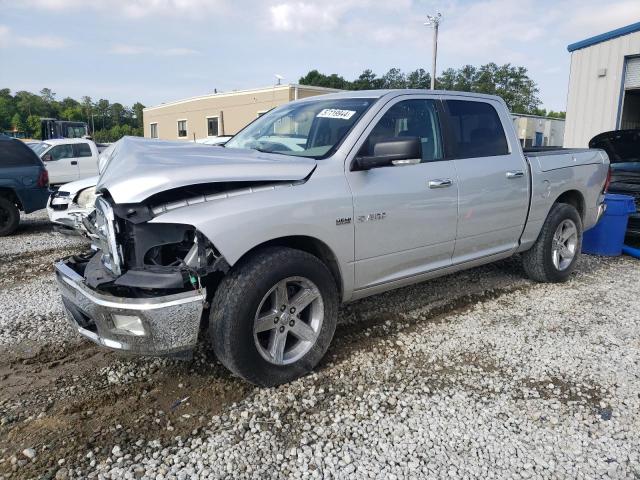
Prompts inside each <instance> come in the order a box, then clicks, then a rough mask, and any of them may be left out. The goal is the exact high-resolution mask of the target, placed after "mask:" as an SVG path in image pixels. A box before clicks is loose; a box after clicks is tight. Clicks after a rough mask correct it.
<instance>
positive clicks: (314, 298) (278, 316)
mask: <svg viewBox="0 0 640 480" xmlns="http://www.w3.org/2000/svg"><path fill="white" fill-rule="evenodd" d="M337 310H338V292H337V289H336V285H335V281H334V279H333V276H332V275H331V272H330V271H329V270H328V268H327V267H326V266H325V265H324V264H323V263H322V262H321V261H320V260H319V259H318V258H316V257H314V256H313V255H311V254H309V253H306V252H303V251H300V250H294V249H290V248H281V247H270V248H266V249H264V250H261V251H258V252H256V253H255V254H253V255H252V256H251V257H249V258H247V259H246V260H244V261H243V262H242V263H241V264H239V265H237V266H236V267H234V268H233V269H232V270H231V271H230V272H229V274H228V275H227V276H226V277H225V278H224V279H223V280H222V282H221V283H220V286H219V287H218V290H217V292H216V295H215V296H214V299H213V302H212V305H211V316H210V322H209V332H210V340H211V344H212V346H213V350H214V352H215V353H216V356H217V357H218V359H219V360H220V361H221V362H222V363H223V365H225V366H226V367H227V368H228V369H229V370H231V371H232V372H233V373H235V374H236V375H239V376H240V377H242V378H244V379H245V380H247V381H249V382H251V383H255V384H257V385H263V386H274V385H279V384H281V383H286V382H289V381H291V380H294V379H296V378H298V377H300V376H302V375H304V374H306V373H307V372H309V371H310V370H311V369H313V367H315V366H316V365H317V363H318V362H319V361H320V359H321V358H322V357H323V356H324V354H325V352H326V350H327V348H328V347H329V344H330V342H331V339H332V338H333V334H334V332H335V327H336V319H337Z"/></svg>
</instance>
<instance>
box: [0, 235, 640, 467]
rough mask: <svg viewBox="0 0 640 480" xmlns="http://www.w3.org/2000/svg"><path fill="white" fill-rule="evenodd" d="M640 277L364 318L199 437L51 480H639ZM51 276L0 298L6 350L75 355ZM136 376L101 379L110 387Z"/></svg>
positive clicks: (514, 270)
mask: <svg viewBox="0 0 640 480" xmlns="http://www.w3.org/2000/svg"><path fill="white" fill-rule="evenodd" d="M42 236H44V237H45V238H44V239H43V238H41V237H42ZM27 237H29V238H30V241H31V244H30V245H31V246H30V247H28V248H33V249H34V251H37V249H44V250H46V249H48V248H49V246H48V245H54V246H56V247H60V248H63V249H65V250H66V248H67V246H69V245H72V246H74V248H75V247H78V246H80V244H78V245H76V244H75V243H74V242H76V241H77V240H75V239H68V238H65V237H63V239H59V238H58V237H57V236H55V235H50V234H48V233H46V232H41V233H39V234H34V235H33V236H31V234H28V235H27ZM14 240H18V237H16V238H15V239H14ZM0 242H2V243H0V261H1V260H2V258H7V257H3V256H1V255H3V254H4V251H3V250H2V248H3V247H4V246H5V245H9V246H11V243H10V242H6V241H5V239H0ZM48 242H50V243H48ZM58 242H60V243H58ZM67 242H70V243H67ZM63 245H64V247H63ZM21 251H23V250H21ZM15 253H17V251H16V252H15ZM638 266H639V264H638V262H637V261H636V260H632V259H629V258H618V259H597V258H594V257H583V259H582V261H581V265H580V269H579V272H578V273H577V274H576V275H575V276H574V277H572V279H571V280H570V281H569V282H567V283H565V284H561V285H543V284H533V283H531V282H529V281H527V280H524V279H523V278H522V277H521V272H520V270H519V269H518V267H517V263H516V262H515V261H512V262H505V263H502V264H499V265H497V266H495V265H494V266H487V267H483V268H479V269H475V270H472V271H469V272H463V273H461V274H458V275H454V276H450V277H446V278H443V279H438V280H434V281H431V282H427V283H424V284H421V285H417V286H413V287H409V288H406V289H402V290H398V291H396V292H390V293H387V294H384V295H379V296H377V297H372V298H369V299H366V300H363V301H360V302H357V303H354V304H352V305H349V306H346V307H344V308H343V309H342V310H341V318H340V322H341V324H342V326H341V327H339V330H338V334H339V335H340V336H341V338H337V339H336V341H335V343H334V346H333V347H332V348H331V349H330V351H329V354H328V359H327V361H326V362H325V363H324V364H323V365H322V366H321V367H320V368H319V369H318V371H317V372H315V373H313V374H311V375H309V376H307V377H305V378H302V379H300V380H298V381H296V382H293V383H291V384H288V385H283V386H281V387H278V388H274V389H259V388H255V389H252V390H251V391H250V393H249V395H248V396H247V397H246V398H245V399H244V400H242V401H240V402H238V403H234V404H231V405H227V406H226V407H225V408H224V409H223V411H222V412H221V413H220V414H219V415H217V416H214V417H212V418H207V419H205V420H204V422H203V424H202V426H201V428H199V429H197V430H194V431H193V432H191V434H190V435H187V436H183V437H173V438H171V439H170V440H168V441H165V442H164V443H161V442H160V441H159V440H153V439H146V440H143V438H144V432H140V440H139V441H138V442H129V443H126V444H124V443H122V444H120V443H117V442H114V444H113V445H111V446H110V447H109V449H108V454H107V456H106V457H101V458H98V457H97V456H96V455H95V454H94V452H93V451H91V450H88V451H87V455H86V458H85V460H84V461H83V462H78V461H75V460H73V459H67V460H65V459H60V462H59V468H58V470H57V472H56V477H55V478H105V479H106V478H111V479H120V478H143V479H156V480H161V479H186V478H211V479H218V478H229V479H235V478H256V479H265V478H358V479H359V478H380V479H383V478H384V479H393V478H396V479H404V478H415V479H423V478H460V479H465V478H466V479H476V478H477V479H486V478H514V479H517V478H525V479H527V478H545V479H547V478H548V479H552V478H581V479H594V478H630V479H633V478H638V477H640V461H639V460H640V398H639V392H640V376H639V374H638V372H639V371H640V368H639V367H640V326H639V325H638V320H640V313H639V312H640V296H639V295H638V294H639V293H640V290H639V288H638V285H639V284H640V269H639V268H638ZM2 268H6V265H5V266H3V267H2ZM49 277H50V276H49V275H46V274H42V275H40V274H37V275H36V276H35V277H33V278H31V277H28V276H27V279H26V281H25V282H17V283H16V285H12V286H9V287H8V288H5V287H3V286H2V284H0V344H2V343H3V342H4V343H5V345H6V346H7V347H9V346H11V345H12V344H13V343H12V342H15V344H16V345H17V344H18V343H17V340H16V339H22V338H27V339H29V340H30V341H36V340H37V341H42V342H48V341H53V340H52V339H51V338H50V337H51V336H58V337H59V338H58V339H57V340H55V341H59V342H63V343H64V342H69V341H77V340H76V339H75V337H69V336H68V335H67V336H65V335H66V334H64V333H63V326H65V325H66V324H65V323H64V322H65V321H64V320H63V319H62V318H60V315H59V314H60V312H61V309H60V305H59V303H58V302H59V301H58V300H57V292H56V291H55V287H54V284H53V283H52V281H51V280H50V278H49ZM3 288H4V289H3ZM30 293H32V294H33V295H34V296H35V297H37V299H36V298H33V299H32V298H28V299H25V296H28V295H29V294H30ZM494 297H495V298H494ZM21 302H22V304H23V306H22V307H20V304H21ZM455 304H461V305H462V308H458V309H456V308H455ZM38 315H40V317H38ZM43 324H44V325H46V327H43V326H41V325H43ZM39 329H40V330H39ZM21 332H22V333H21ZM9 340H11V341H9ZM148 363H149V364H150V365H151V364H152V365H154V366H155V367H154V368H162V362H158V361H155V360H149V361H148ZM140 365H141V363H140V362H139V361H134V362H131V361H128V360H126V359H122V360H117V361H115V363H114V364H113V365H112V366H109V367H107V368H103V369H102V370H100V375H102V376H103V377H104V378H105V379H106V381H107V382H108V383H109V384H113V385H114V388H115V387H117V386H119V385H123V384H128V383H129V382H133V381H135V378H136V377H137V376H139V375H136V374H137V373H139V371H138V372H136V371H135V370H136V369H138V370H139V369H140V368H141V367H140ZM158 366H159V367H158ZM0 382H1V380H0ZM185 395H188V392H185ZM94 415H99V412H96V413H95V414H94ZM168 428H171V427H168ZM19 452H20V450H19V451H18V452H17V453H19ZM109 452H110V453H109ZM31 453H32V452H31V451H29V452H28V454H31ZM24 456H26V457H27V458H28V457H29V455H27V454H24Z"/></svg>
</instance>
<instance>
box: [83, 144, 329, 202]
mask: <svg viewBox="0 0 640 480" xmlns="http://www.w3.org/2000/svg"><path fill="white" fill-rule="evenodd" d="M315 166H316V160H314V159H312V158H302V157H293V156H291V157H288V156H286V155H278V154H269V153H261V152H258V151H256V150H244V149H227V148H223V147H214V146H210V145H202V144H196V143H187V142H168V141H163V140H155V139H145V138H140V137H123V138H122V139H121V140H119V141H118V142H117V143H116V145H115V146H114V148H113V150H112V151H111V153H110V155H109V159H108V162H107V163H106V167H105V169H104V171H103V172H102V174H101V175H100V179H99V180H98V185H97V189H96V190H97V191H98V192H103V191H105V190H108V191H109V193H110V194H111V197H112V198H113V200H114V201H115V202H116V203H139V202H142V201H144V200H145V199H147V198H149V197H150V196H152V195H155V194H156V193H160V192H164V191H166V190H171V189H173V188H178V187H185V186H189V185H197V184H206V183H214V182H247V181H256V182H260V181H295V180H302V179H303V178H305V177H307V176H308V175H309V174H310V173H311V172H312V171H313V169H314V168H315Z"/></svg>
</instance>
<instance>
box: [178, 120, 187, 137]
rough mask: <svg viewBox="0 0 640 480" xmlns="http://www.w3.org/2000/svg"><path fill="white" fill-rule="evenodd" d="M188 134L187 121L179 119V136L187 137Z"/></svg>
mask: <svg viewBox="0 0 640 480" xmlns="http://www.w3.org/2000/svg"><path fill="white" fill-rule="evenodd" d="M186 136H187V121H186V120H178V137H186Z"/></svg>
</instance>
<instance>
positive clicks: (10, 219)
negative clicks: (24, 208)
mask: <svg viewBox="0 0 640 480" xmlns="http://www.w3.org/2000/svg"><path fill="white" fill-rule="evenodd" d="M18 223H20V211H19V210H18V207H17V206H16V205H15V204H14V203H13V202H12V201H11V200H8V199H6V198H2V197H0V237H4V236H6V235H11V234H12V233H13V232H15V231H16V229H17V228H18Z"/></svg>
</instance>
